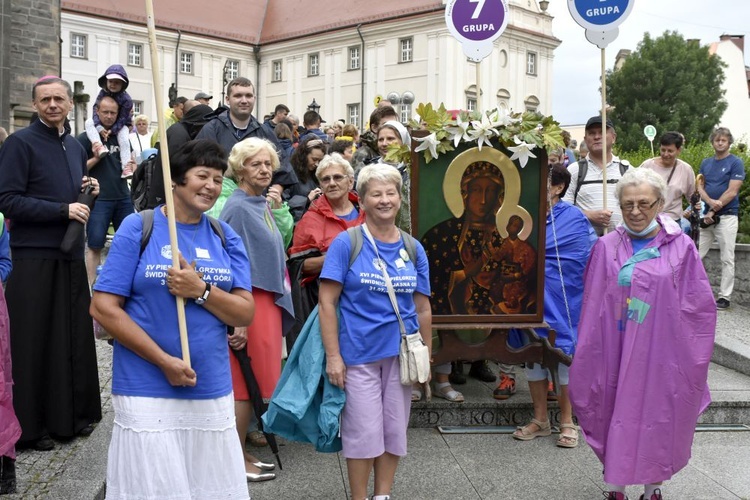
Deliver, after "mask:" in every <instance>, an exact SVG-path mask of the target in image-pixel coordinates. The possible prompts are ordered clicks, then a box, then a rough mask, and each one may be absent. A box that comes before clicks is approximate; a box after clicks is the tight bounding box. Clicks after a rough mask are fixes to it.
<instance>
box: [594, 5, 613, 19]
mask: <svg viewBox="0 0 750 500" xmlns="http://www.w3.org/2000/svg"><path fill="white" fill-rule="evenodd" d="M619 13H620V7H618V6H616V5H615V6H614V7H600V8H594V9H586V17H595V16H607V15H610V14H619Z"/></svg>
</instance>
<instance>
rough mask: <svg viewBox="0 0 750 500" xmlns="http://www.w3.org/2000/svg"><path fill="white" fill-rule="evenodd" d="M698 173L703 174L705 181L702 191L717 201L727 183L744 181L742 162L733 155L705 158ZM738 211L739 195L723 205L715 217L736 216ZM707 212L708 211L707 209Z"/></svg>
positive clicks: (727, 185)
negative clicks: (718, 158) (720, 157)
mask: <svg viewBox="0 0 750 500" xmlns="http://www.w3.org/2000/svg"><path fill="white" fill-rule="evenodd" d="M699 173H701V174H703V177H704V179H705V181H706V185H705V187H704V189H705V190H706V194H708V196H710V197H711V198H713V199H714V200H718V199H719V197H720V196H721V195H722V194H724V191H726V190H727V188H728V187H729V181H742V180H744V179H745V166H744V165H743V164H742V160H741V159H739V158H738V157H736V156H735V155H733V154H730V155H729V156H727V157H725V158H722V159H721V160H717V159H716V157H711V158H706V159H705V160H703V161H702V162H701V168H700V170H699ZM739 209H740V197H739V195H737V196H735V197H734V198H732V201H730V202H729V203H727V204H726V205H724V207H723V208H722V209H721V210H719V213H718V214H717V215H724V214H727V215H737V214H738V213H739ZM707 210H708V209H707Z"/></svg>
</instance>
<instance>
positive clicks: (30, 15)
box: [0, 0, 60, 131]
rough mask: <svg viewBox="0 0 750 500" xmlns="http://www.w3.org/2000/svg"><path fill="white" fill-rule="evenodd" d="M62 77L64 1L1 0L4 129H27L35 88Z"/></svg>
mask: <svg viewBox="0 0 750 500" xmlns="http://www.w3.org/2000/svg"><path fill="white" fill-rule="evenodd" d="M51 74H55V75H59V74H60V0H12V1H11V0H0V89H1V90H0V126H3V127H5V128H7V129H8V130H9V131H10V130H11V129H10V128H9V127H8V125H10V127H11V128H18V127H23V126H26V125H27V124H28V121H29V116H30V115H31V113H32V112H33V108H32V107H31V87H32V86H33V84H34V82H35V81H36V80H37V79H38V78H39V77H41V76H44V75H51Z"/></svg>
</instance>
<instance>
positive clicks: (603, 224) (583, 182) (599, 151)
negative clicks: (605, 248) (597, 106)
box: [563, 116, 630, 236]
mask: <svg viewBox="0 0 750 500" xmlns="http://www.w3.org/2000/svg"><path fill="white" fill-rule="evenodd" d="M616 139H617V133H616V132H615V128H614V126H613V125H612V122H611V121H610V120H607V132H606V134H605V133H603V132H602V117H601V116H593V117H591V118H589V121H588V122H586V132H585V135H584V141H585V143H586V146H587V147H588V150H589V154H588V155H587V156H586V157H585V158H581V159H580V160H579V161H577V162H576V163H573V164H571V165H570V166H569V167H568V170H569V171H570V176H571V181H570V187H569V189H568V192H567V193H566V194H565V197H564V198H563V199H564V200H565V201H567V202H569V203H572V204H573V205H576V206H577V207H578V208H580V209H581V210H582V211H583V213H584V215H586V217H587V218H588V219H589V222H591V225H592V226H594V229H595V230H596V234H598V235H599V236H601V235H603V234H604V232H605V229H606V230H612V229H614V228H615V227H616V226H617V225H618V224H619V223H620V222H622V213H621V212H620V207H619V205H618V203H617V198H616V197H615V186H616V185H617V181H619V180H620V178H621V177H622V175H623V174H624V173H625V172H627V170H628V169H629V168H630V163H628V161H627V160H623V159H620V158H619V157H617V156H615V155H613V154H612V146H613V145H614V144H615V140H616ZM605 141H606V145H607V160H606V162H605V161H604V159H603V157H602V156H603V153H604V147H603V146H604V144H605ZM605 165H606V166H605ZM604 168H606V172H607V189H606V194H605V192H604V191H605V190H604V188H603V187H602V178H603V172H604ZM605 196H606V200H607V208H606V210H605V209H604V200H605Z"/></svg>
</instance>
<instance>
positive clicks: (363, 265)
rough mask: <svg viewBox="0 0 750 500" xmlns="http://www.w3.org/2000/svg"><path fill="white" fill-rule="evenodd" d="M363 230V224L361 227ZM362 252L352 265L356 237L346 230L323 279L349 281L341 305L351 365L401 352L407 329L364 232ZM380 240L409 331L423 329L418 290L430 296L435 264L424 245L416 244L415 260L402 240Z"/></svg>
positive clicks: (342, 344)
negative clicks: (431, 266) (416, 297)
mask: <svg viewBox="0 0 750 500" xmlns="http://www.w3.org/2000/svg"><path fill="white" fill-rule="evenodd" d="M360 230H361V228H360ZM362 237H363V239H364V241H363V242H362V250H361V251H360V253H359V255H358V256H357V259H356V260H355V261H354V262H353V263H352V266H351V268H349V255H350V252H351V241H350V239H349V235H348V234H347V233H346V231H344V232H343V233H341V234H339V235H338V236H337V237H336V239H334V240H333V242H332V243H331V246H330V248H329V249H328V253H327V254H326V258H325V262H324V263H323V269H322V271H321V273H320V277H321V278H322V279H329V280H332V281H336V282H338V283H341V284H343V289H342V291H341V297H340V299H339V305H340V309H341V320H340V324H339V349H340V351H341V357H342V358H343V359H344V363H345V364H346V365H347V366H351V365H361V364H365V363H372V362H374V361H378V360H380V359H384V358H388V357H392V356H396V355H398V349H399V343H400V339H401V333H400V332H399V325H398V319H397V317H396V312H395V311H394V310H393V306H392V305H391V300H390V298H389V297H388V289H387V288H386V286H385V280H384V279H383V273H382V271H381V270H380V269H379V268H378V267H376V264H377V256H376V254H375V249H374V248H373V246H372V243H370V241H369V239H368V238H367V237H366V236H365V235H364V233H363V235H362ZM375 241H376V244H377V246H378V253H379V255H380V258H381V260H383V261H385V263H386V265H387V270H388V275H389V276H390V278H391V281H392V282H393V288H394V290H395V292H396V302H397V303H398V308H399V312H400V313H401V319H402V320H403V321H404V326H405V327H406V332H407V333H414V332H416V331H417V330H419V321H418V318H417V310H416V306H415V304H414V297H413V295H414V292H419V293H421V294H423V295H426V296H427V297H429V296H430V276H429V264H428V262H427V255H426V254H425V251H424V248H422V245H421V244H420V243H419V242H416V248H417V263H416V266H415V265H414V263H413V262H411V261H410V260H409V258H408V255H407V253H406V249H405V248H404V244H403V242H402V241H401V240H399V241H398V242H396V243H383V242H381V241H377V240H375Z"/></svg>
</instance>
